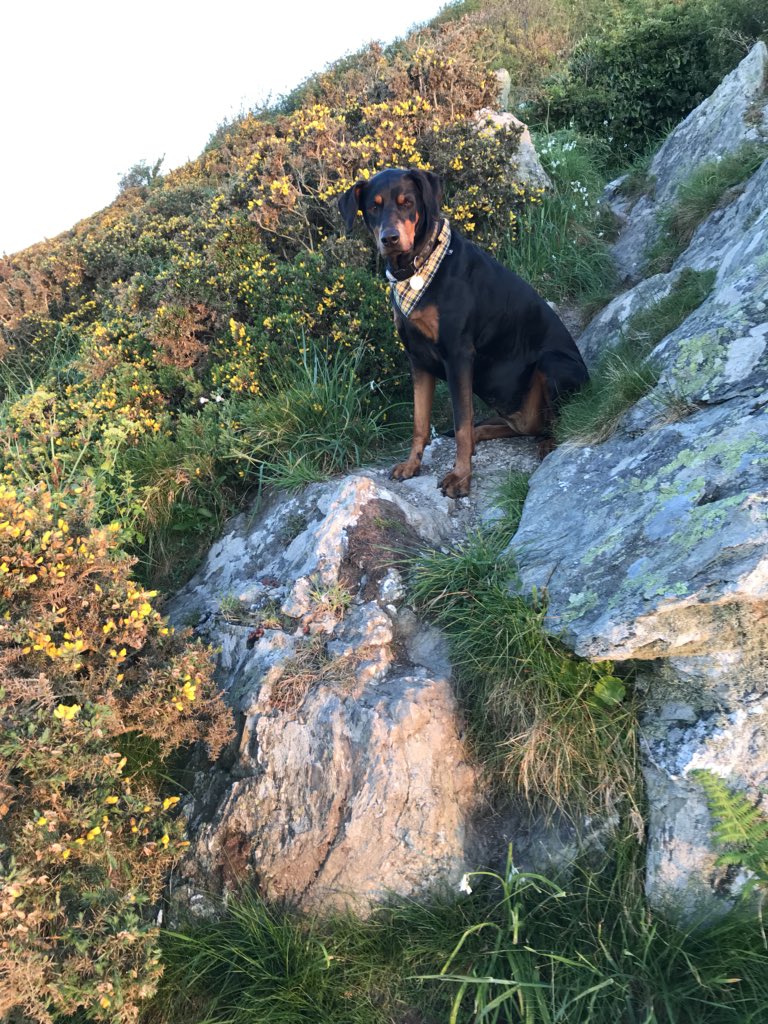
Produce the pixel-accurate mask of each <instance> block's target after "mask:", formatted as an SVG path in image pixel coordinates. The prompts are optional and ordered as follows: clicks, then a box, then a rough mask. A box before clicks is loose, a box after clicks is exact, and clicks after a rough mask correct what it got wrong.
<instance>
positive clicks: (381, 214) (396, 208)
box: [339, 168, 442, 258]
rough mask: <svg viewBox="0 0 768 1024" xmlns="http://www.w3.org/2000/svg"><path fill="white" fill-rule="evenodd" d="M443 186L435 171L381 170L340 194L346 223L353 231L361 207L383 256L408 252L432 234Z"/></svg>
mask: <svg viewBox="0 0 768 1024" xmlns="http://www.w3.org/2000/svg"><path fill="white" fill-rule="evenodd" d="M441 198H442V187H441V185H440V179H439V178H438V176H437V175H436V174H433V173H432V172H431V171H417V170H412V171H401V170H397V169H395V168H390V169H388V170H386V171H379V173H378V174H375V175H374V176H373V177H372V178H370V179H369V180H368V181H358V182H357V183H356V184H354V185H353V186H352V188H350V189H348V190H347V191H346V192H345V193H344V194H343V195H342V196H340V197H339V210H340V211H341V216H342V217H343V219H344V226H345V227H346V229H347V231H351V230H352V228H353V227H354V224H355V220H356V218H357V211H358V210H361V211H362V214H363V220H364V221H365V225H366V227H367V228H368V230H369V231H370V232H371V234H372V235H373V238H374V240H375V242H376V247H377V248H378V250H379V252H380V253H381V255H382V256H386V257H393V258H397V257H399V256H407V255H409V254H410V253H412V252H413V251H414V250H415V249H417V248H418V246H419V244H420V243H421V242H422V241H423V240H424V239H425V238H427V237H429V235H430V233H431V231H432V226H433V225H434V223H435V221H436V220H437V219H438V217H439V216H440V200H441Z"/></svg>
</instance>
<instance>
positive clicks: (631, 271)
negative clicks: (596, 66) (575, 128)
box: [607, 42, 768, 282]
mask: <svg viewBox="0 0 768 1024" xmlns="http://www.w3.org/2000/svg"><path fill="white" fill-rule="evenodd" d="M767 80H768V48H766V46H765V43H762V42H759V43H757V44H756V45H755V46H754V47H753V48H752V50H751V51H750V52H749V54H748V55H747V56H746V57H745V58H744V60H743V61H742V62H741V64H739V66H738V67H737V68H735V69H734V70H733V71H732V72H731V74H730V75H728V76H727V77H726V78H724V79H723V81H722V82H721V84H720V85H719V86H718V88H717V89H716V90H715V92H714V93H713V94H712V95H711V96H710V97H709V98H708V99H706V100H705V101H704V102H703V103H701V104H700V105H699V106H698V107H697V108H696V109H695V110H693V111H691V113H690V114H689V115H688V117H687V118H686V119H685V120H684V121H683V122H682V123H681V124H680V125H678V127H677V128H676V129H675V130H674V131H673V132H672V134H671V135H670V136H669V137H668V138H667V140H666V141H665V142H664V144H663V145H662V146H661V148H660V149H659V151H658V153H656V155H655V157H654V158H653V161H652V163H651V165H650V168H649V171H648V174H649V177H650V179H651V180H652V181H653V183H654V187H653V190H652V193H651V194H650V195H644V196H642V197H641V198H640V199H639V200H638V201H637V202H636V203H634V204H631V203H628V202H626V201H619V202H616V186H617V185H618V184H619V181H620V180H621V179H619V181H617V182H612V183H611V185H609V186H608V191H607V196H608V199H609V201H610V205H611V206H612V208H613V209H614V212H616V213H617V215H618V216H619V217H620V218H621V219H623V220H625V224H624V227H623V230H622V233H621V237H620V238H619V240H618V242H617V244H616V246H615V257H616V264H617V268H618V270H619V273H620V274H621V275H622V276H623V277H624V278H626V279H627V280H628V281H630V282H634V281H637V280H638V278H640V277H641V276H642V274H643V263H644V259H645V254H646V253H647V250H648V248H649V246H650V245H651V244H652V243H653V241H654V239H655V237H656V235H657V233H658V228H657V214H658V211H659V210H660V209H661V207H663V206H664V205H665V204H668V203H669V202H671V201H672V199H673V198H674V195H675V192H676V191H677V188H678V186H679V185H680V183H681V182H682V181H684V180H685V179H686V178H687V177H689V176H690V174H691V173H692V172H693V171H694V170H696V168H697V167H700V166H701V165H702V164H705V163H708V162H710V161H712V160H719V159H722V157H724V156H725V155H726V154H729V153H734V152H736V151H737V150H738V149H739V148H740V147H741V146H742V145H744V143H747V142H758V141H760V140H765V139H766V138H768V97H767V96H766V91H765V88H766V81H767Z"/></svg>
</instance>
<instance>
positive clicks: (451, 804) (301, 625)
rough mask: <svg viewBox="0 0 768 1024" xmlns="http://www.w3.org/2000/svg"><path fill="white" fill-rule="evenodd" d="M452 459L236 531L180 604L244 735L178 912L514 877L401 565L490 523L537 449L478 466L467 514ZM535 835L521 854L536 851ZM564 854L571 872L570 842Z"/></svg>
mask: <svg viewBox="0 0 768 1024" xmlns="http://www.w3.org/2000/svg"><path fill="white" fill-rule="evenodd" d="M452 449H453V442H448V441H446V440H444V439H442V440H438V441H436V442H434V443H433V445H432V446H431V447H430V449H429V450H428V452H429V456H428V457H427V458H426V460H425V470H424V475H423V476H421V477H419V478H415V479H413V480H411V481H407V482H405V483H403V484H389V482H388V481H386V482H385V478H384V474H383V473H381V472H380V471H373V472H368V473H360V474H355V475H352V476H350V477H347V478H345V479H343V480H341V481H334V482H331V483H328V484H318V485H312V486H310V487H309V488H307V489H305V490H304V491H303V492H302V493H301V494H299V495H298V496H294V497H289V496H283V497H280V498H278V499H276V500H275V502H274V503H273V504H272V505H269V506H267V507H265V508H263V509H262V510H261V511H260V512H259V513H257V514H256V515H255V516H254V515H243V516H241V517H239V518H238V519H237V520H236V521H235V522H234V523H233V524H232V527H231V529H230V530H229V531H228V532H227V533H226V534H225V535H224V536H223V537H222V538H221V540H219V541H218V542H217V544H216V545H214V547H213V548H212V550H211V551H210V553H209V555H208V558H207V560H206V563H205V565H204V566H203V567H202V569H201V570H200V571H199V573H198V574H197V575H196V576H195V577H194V578H193V579H192V580H191V581H190V583H189V584H188V585H187V587H186V588H185V589H184V590H183V591H182V592H181V593H180V594H179V595H178V596H177V597H176V598H175V599H174V601H173V602H172V605H171V608H170V612H171V615H172V618H173V621H175V622H176V623H178V624H193V625H195V626H196V628H197V631H198V633H199V634H200V635H202V636H204V637H205V638H206V639H208V640H209V641H210V642H212V643H213V644H214V645H215V646H216V647H217V648H218V649H219V655H218V669H217V671H218V679H219V681H220V683H221V685H222V687H223V689H224V691H225V694H226V696H227V699H228V700H229V702H230V703H231V705H232V707H233V708H234V710H235V712H236V715H237V719H238V723H239V734H238V739H237V743H236V745H235V746H234V748H233V749H232V750H231V751H230V752H229V755H228V757H227V758H225V759H224V760H223V761H222V762H221V763H220V764H219V765H218V766H217V768H216V769H215V770H214V771H213V772H210V771H208V770H207V769H206V770H201V771H200V772H199V773H198V776H197V778H196V784H195V786H194V787H193V791H194V796H193V797H191V798H190V799H189V800H188V801H187V803H186V807H185V810H186V813H187V815H188V818H189V822H190V830H191V835H192V839H193V841H192V846H191V849H190V851H189V856H188V857H187V858H186V860H185V862H184V864H183V865H182V866H181V869H180V872H179V875H178V876H177V877H176V879H175V882H174V892H175V898H176V900H177V902H179V903H181V904H186V905H187V906H188V907H191V908H192V909H200V910H204V909H206V907H207V906H208V894H215V893H218V894H220V893H223V892H226V891H228V890H231V889H235V888H238V887H240V886H242V885H243V884H255V885H257V886H258V888H259V889H260V891H261V892H262V893H263V894H264V895H266V896H267V897H269V898H273V899H288V900H290V901H291V902H293V903H295V904H297V905H300V906H302V907H305V908H309V907H312V908H315V909H316V908H324V909H328V908H331V907H337V908H354V909H355V910H357V911H359V912H362V913H364V912H365V911H366V910H367V909H368V908H369V906H370V905H371V903H373V902H375V901H376V900H380V899H382V898H384V897H385V896H386V895H387V894H390V893H398V894H400V895H414V894H418V893H419V892H421V891H424V890H426V889H428V888H430V887H432V886H434V885H435V884H436V883H443V884H451V885H456V884H458V882H459V879H460V878H461V876H462V874H463V873H464V872H465V871H467V870H471V869H473V868H474V867H475V866H476V865H477V863H478V859H479V858H484V857H485V856H486V854H487V855H489V856H491V855H494V856H496V857H497V858H499V859H501V858H503V855H504V849H505V848H506V842H505V841H504V840H503V838H502V836H503V835H504V832H503V828H500V827H499V824H498V822H497V823H496V825H495V826H494V828H495V832H494V836H495V839H496V846H497V847H501V849H495V850H491V849H490V845H493V844H490V841H489V840H488V839H487V837H485V838H484V836H483V834H482V831H483V830H482V828H481V827H479V824H480V819H481V818H482V813H483V808H484V807H485V802H486V801H485V797H484V795H483V786H482V784H481V774H482V773H481V770H480V769H479V768H478V766H477V765H475V764H474V763H473V761H472V759H471V757H470V755H469V753H468V751H467V749H466V745H465V742H464V727H463V722H462V718H461V715H460V713H459V711H458V709H457V706H456V701H455V698H454V695H453V690H452V688H451V685H450V671H451V668H450V663H449V659H448V655H447V651H446V647H445V643H444V641H443V639H442V636H441V635H440V633H439V632H438V631H437V630H436V629H434V628H433V627H431V626H429V625H427V624H425V623H423V622H421V621H419V619H418V618H417V616H416V615H415V614H414V612H413V611H412V609H411V608H409V607H408V605H407V603H406V600H405V598H406V594H405V587H404V580H403V577H402V575H401V572H400V570H399V568H398V565H399V563H400V562H401V561H402V559H403V558H404V557H406V556H408V555H412V554H413V553H414V552H416V551H418V550H421V549H424V548H426V547H428V546H444V545H446V544H449V543H451V542H452V541H454V540H456V539H458V538H459V537H461V536H464V535H465V533H466V531H467V530H468V529H469V528H471V525H472V524H473V523H474V522H475V521H477V518H478V517H482V516H488V515H491V516H492V515H493V509H494V499H493V495H494V493H495V491H496V490H497V489H498V486H499V484H500V483H501V481H502V479H503V478H504V477H505V476H506V474H507V473H508V471H509V467H510V464H514V465H517V466H519V467H526V468H529V469H530V468H531V467H532V466H533V464H535V455H534V450H535V445H534V443H533V442H532V441H525V440H520V441H517V442H506V443H505V442H491V443H489V444H488V445H487V446H484V451H483V452H481V454H480V455H479V456H478V459H477V460H476V462H477V466H476V479H475V490H474V499H473V501H472V502H470V501H468V500H461V501H453V500H451V499H448V498H445V497H444V496H443V495H442V494H441V493H440V491H439V489H438V488H437V486H436V481H437V479H439V474H440V472H441V470H442V468H443V466H445V468H447V463H448V462H449V461H450V460H451V459H452ZM435 469H436V470H437V473H436V474H435V475H433V473H434V471H435ZM526 831H527V833H528V834H529V835H528V846H530V847H533V846H534V845H535V844H536V843H540V842H541V839H542V832H541V830H540V829H539V830H538V832H535V830H533V831H532V830H531V829H530V827H529V826H528V825H526ZM534 833H535V834H534ZM551 834H552V836H553V837H554V838H553V842H554V843H555V844H556V845H557V847H558V849H560V850H562V851H563V855H564V856H567V855H571V856H572V855H573V851H572V850H571V851H570V854H569V851H568V849H567V848H568V844H569V842H570V838H569V834H568V829H567V828H560V829H558V830H556V831H553V832H552V833H551ZM523 845H524V844H523ZM539 863H541V860H539Z"/></svg>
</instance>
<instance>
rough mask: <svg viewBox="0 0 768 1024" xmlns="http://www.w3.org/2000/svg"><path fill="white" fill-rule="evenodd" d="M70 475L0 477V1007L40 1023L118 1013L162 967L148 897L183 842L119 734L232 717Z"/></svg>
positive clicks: (203, 653)
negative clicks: (57, 484)
mask: <svg viewBox="0 0 768 1024" xmlns="http://www.w3.org/2000/svg"><path fill="white" fill-rule="evenodd" d="M82 490H83V489H82V488H76V489H75V490H74V491H59V492H52V491H51V490H49V489H48V488H47V487H46V486H45V485H43V484H39V485H38V486H37V487H36V488H30V489H27V490H14V489H11V488H8V487H7V486H2V487H1V488H0V614H1V615H2V625H1V626H0V701H1V702H2V703H1V709H2V710H1V712H0V714H1V715H2V730H1V733H0V794H1V795H2V803H1V806H0V812H1V813H2V818H3V829H2V834H1V835H0V978H2V980H3V985H2V990H1V991H2V994H0V1010H2V1012H3V1013H4V1014H6V1013H9V1012H10V1011H12V1010H17V1011H23V1012H24V1014H25V1015H26V1019H29V1020H35V1021H41V1022H47V1021H50V1020H51V1019H52V1018H51V1013H53V1012H56V1013H59V1014H71V1013H73V1012H74V1011H75V1010H77V1009H78V1008H82V1009H83V1011H84V1012H85V1015H86V1017H87V1018H88V1019H94V1020H109V1021H129V1020H133V1019H135V1016H136V1013H137V1006H138V1002H139V1001H140V1000H141V999H143V998H145V997H146V996H147V995H149V994H151V992H152V991H153V990H154V987H155V984H156V982H157V979H158V977H159V974H160V967H159V961H158V950H157V945H156V928H155V927H154V925H153V923H152V904H153V903H154V902H155V901H156V900H157V899H158V897H159V894H160V890H161V887H162V885H163V882H164V878H165V875H166V873H167V871H168V869H169V868H170V866H171V864H172V863H173V861H174V859H175V858H176V857H177V856H178V855H179V854H180V853H181V851H182V850H183V848H184V846H185V845H186V842H185V840H184V832H183V828H182V825H181V822H179V821H178V820H177V819H176V817H175V811H174V807H175V805H176V804H178V802H179V799H180V798H179V795H178V794H174V793H170V794H163V793H162V792H161V791H160V790H159V788H158V783H157V781H156V779H153V778H152V776H151V775H147V774H146V773H143V772H142V771H141V768H142V765H141V763H140V762H138V761H137V759H136V756H135V755H133V754H131V753H130V751H131V748H135V747H136V743H135V742H134V741H133V738H135V737H141V738H144V740H146V741H147V742H148V743H149V744H150V747H151V749H152V750H153V751H154V756H155V758H157V759H162V758H164V757H167V756H168V755H169V754H171V753H172V752H173V751H175V750H177V749H179V748H180V747H182V746H185V745H187V744H190V743H193V742H195V741H198V740H203V741H205V742H206V744H207V746H208V750H209V753H210V754H211V756H213V757H215V756H216V754H217V753H218V751H219V750H220V748H221V746H222V745H223V743H224V742H225V741H226V740H227V739H228V737H229V734H230V730H231V718H230V714H229V712H228V711H227V710H226V709H225V707H224V705H223V704H222V702H221V701H220V698H219V696H218V693H217V690H216V687H215V685H214V683H213V681H212V661H211V657H210V654H209V652H208V651H207V650H206V649H205V648H203V647H202V646H201V645H199V644H194V643H191V642H190V641H189V640H188V639H187V638H185V637H184V636H181V635H176V634H175V633H174V631H173V629H172V628H171V627H169V626H168V625H167V624H166V622H165V620H164V619H163V618H162V616H161V615H160V614H159V613H158V612H157V611H156V609H155V607H154V604H153V599H154V597H155V596H156V595H155V594H154V593H153V592H151V591H146V590H144V589H143V588H141V587H140V586H139V585H137V584H136V583H135V582H134V581H133V580H132V578H131V574H130V570H131V564H132V563H131V560H130V559H129V558H127V557H126V556H125V555H124V554H122V552H121V551H120V548H119V547H118V538H117V533H116V532H115V531H114V530H110V529H108V528H96V529H93V528H91V527H89V526H88V519H89V516H90V512H91V509H90V508H89V501H88V492H87V489H86V490H85V492H84V493H78V492H81V491H82ZM124 744H127V746H126V747H124Z"/></svg>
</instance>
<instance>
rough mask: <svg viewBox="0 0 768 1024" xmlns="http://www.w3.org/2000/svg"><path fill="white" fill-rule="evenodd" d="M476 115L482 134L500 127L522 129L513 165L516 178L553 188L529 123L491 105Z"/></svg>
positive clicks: (527, 183) (531, 184)
mask: <svg viewBox="0 0 768 1024" xmlns="http://www.w3.org/2000/svg"><path fill="white" fill-rule="evenodd" d="M474 117H475V121H476V123H477V125H478V132H479V134H480V135H482V134H483V133H484V132H487V131H491V132H493V131H497V130H498V129H499V128H504V129H517V128H520V129H522V133H521V135H520V143H519V146H518V150H517V153H516V154H515V159H514V165H513V176H514V180H515V181H518V182H520V183H521V184H524V185H527V186H528V188H532V189H535V188H541V189H551V188H552V180H551V178H550V177H549V175H548V174H547V172H546V171H545V170H544V168H543V167H542V165H541V161H540V160H539V155H538V153H537V152H536V147H535V146H534V144H533V140H532V139H531V133H530V132H529V131H528V125H527V124H523V122H522V121H520V120H519V119H518V118H516V117H515V115H514V114H511V113H509V112H508V111H507V112H506V113H501V114H500V113H498V112H497V111H495V110H492V109H491V108H490V107H483V109H482V110H478V112H477V113H476V114H475V115H474ZM489 125H490V126H491V127H490V128H489V127H488V126H489Z"/></svg>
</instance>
